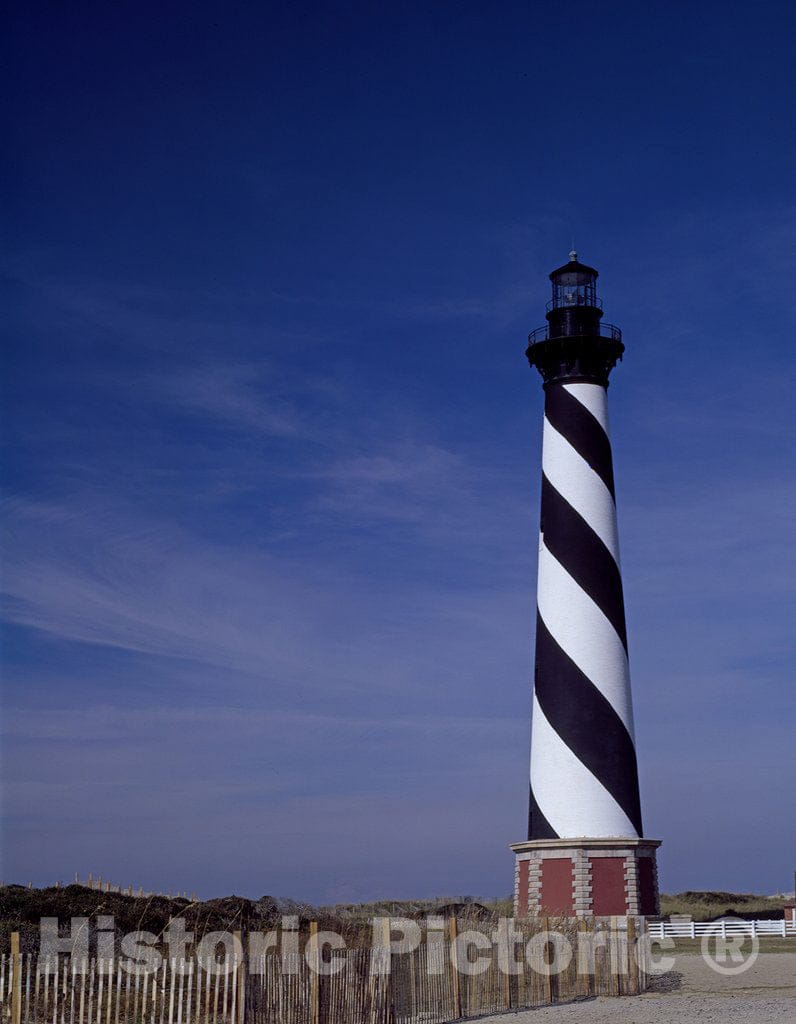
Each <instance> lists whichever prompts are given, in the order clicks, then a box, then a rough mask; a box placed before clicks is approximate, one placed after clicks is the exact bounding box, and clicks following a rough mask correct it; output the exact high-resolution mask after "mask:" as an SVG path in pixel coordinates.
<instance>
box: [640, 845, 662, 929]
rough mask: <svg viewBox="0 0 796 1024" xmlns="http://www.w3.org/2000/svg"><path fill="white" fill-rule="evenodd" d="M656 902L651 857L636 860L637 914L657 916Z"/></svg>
mask: <svg viewBox="0 0 796 1024" xmlns="http://www.w3.org/2000/svg"><path fill="white" fill-rule="evenodd" d="M657 904H658V901H657V899H656V894H655V869H654V867H653V861H652V857H639V859H638V912H639V914H644V915H647V914H657V913H658V906H657Z"/></svg>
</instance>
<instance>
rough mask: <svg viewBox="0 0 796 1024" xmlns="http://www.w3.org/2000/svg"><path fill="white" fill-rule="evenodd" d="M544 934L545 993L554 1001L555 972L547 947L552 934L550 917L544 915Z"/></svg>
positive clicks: (548, 998)
mask: <svg viewBox="0 0 796 1024" xmlns="http://www.w3.org/2000/svg"><path fill="white" fill-rule="evenodd" d="M542 934H543V935H544V937H545V941H544V943H543V944H542V951H541V952H542V964H543V966H544V968H545V970H544V971H543V975H544V993H545V998H546V999H547V1001H548V1003H552V1002H553V972H552V971H551V970H550V964H549V963H548V962H547V952H548V948H547V947H548V942H549V939H548V936H549V934H550V918H549V917H543V918H542Z"/></svg>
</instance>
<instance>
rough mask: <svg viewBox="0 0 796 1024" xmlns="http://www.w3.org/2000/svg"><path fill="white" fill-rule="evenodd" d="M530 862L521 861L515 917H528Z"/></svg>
mask: <svg viewBox="0 0 796 1024" xmlns="http://www.w3.org/2000/svg"><path fill="white" fill-rule="evenodd" d="M529 863H530V861H527V860H521V861H520V862H519V865H520V881H519V891H518V893H517V917H527V916H528V865H529Z"/></svg>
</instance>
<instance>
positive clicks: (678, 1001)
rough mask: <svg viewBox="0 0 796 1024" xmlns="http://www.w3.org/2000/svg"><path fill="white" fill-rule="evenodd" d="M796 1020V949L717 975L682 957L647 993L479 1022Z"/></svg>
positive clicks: (742, 1023) (739, 1023) (786, 1023)
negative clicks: (737, 972) (792, 951)
mask: <svg viewBox="0 0 796 1024" xmlns="http://www.w3.org/2000/svg"><path fill="white" fill-rule="evenodd" d="M548 1021H549V1022H551V1024H552V1022H555V1024H603V1022H605V1024H609V1022H610V1024H614V1022H616V1024H692V1022H695V1024H796V954H795V953H761V954H760V956H759V957H758V959H757V962H756V963H755V964H754V965H753V966H752V967H750V968H749V970H748V971H745V972H744V973H743V974H739V975H731V976H723V975H719V974H716V973H715V972H714V971H712V970H711V969H710V967H708V965H707V964H706V963H705V962H704V961H703V959H702V957H700V956H683V955H681V956H678V957H677V961H676V964H675V966H674V968H673V969H672V971H671V972H669V973H668V974H665V975H662V976H661V977H660V978H659V979H658V980H657V982H656V984H655V990H654V991H652V992H646V993H645V994H644V995H643V996H627V997H624V998H620V999H609V998H606V997H605V996H600V997H599V998H597V999H589V1000H586V1001H584V1002H581V1003H568V1004H566V1005H564V1006H545V1007H542V1008H541V1009H538V1010H521V1011H519V1012H517V1013H511V1014H505V1013H504V1014H501V1015H500V1016H499V1017H483V1018H481V1022H480V1024H507V1022H511V1024H546V1022H548Z"/></svg>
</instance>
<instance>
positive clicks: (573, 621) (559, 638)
mask: <svg viewBox="0 0 796 1024" xmlns="http://www.w3.org/2000/svg"><path fill="white" fill-rule="evenodd" d="M537 602H538V606H539V614H540V615H541V617H542V619H543V621H544V624H545V626H547V628H548V629H549V630H550V634H551V635H552V637H553V639H554V640H555V641H556V643H557V644H558V645H559V647H561V648H562V649H563V650H564V651H566V653H567V654H568V655H569V657H570V658H572V660H573V661H574V662H575V664H576V665H577V666H578V668H579V669H580V670H581V672H582V673H583V674H584V675H585V676H586V677H587V678H588V679H590V680H591V682H592V683H594V685H595V686H596V687H597V689H598V690H599V691H600V693H601V694H602V695H603V697H605V699H606V700H607V701H608V703H609V704H610V705H611V707H612V708H613V709H614V711H615V712H616V713H617V715H619V717H620V718H621V719H622V721H623V722H624V724H625V728H626V729H627V731H628V732H629V733H630V738H631V740H633V741H634V742H635V739H634V733H633V704H632V700H631V696H630V670H629V667H628V662H627V654H626V653H625V648H624V645H623V644H622V641H621V640H620V639H619V635H618V633H617V632H616V630H615V629H614V627H613V625H612V624H611V622H610V621H609V620H608V619H607V618H606V616H605V614H604V613H603V612H602V611H601V609H600V608H599V607H598V606H597V604H595V602H594V601H593V600H592V599H591V598H590V597H589V595H588V594H587V593H586V591H585V590H583V588H582V587H579V586H578V584H577V583H576V582H575V580H574V579H573V578H572V577H571V576H570V575H569V573H568V572H567V571H566V569H565V568H564V567H563V566H562V565H561V563H560V562H559V561H558V560H557V559H555V558H554V557H553V556H552V554H551V553H550V552H549V551H548V549H547V548H546V547H545V544H544V539H543V538H542V540H541V541H540V544H539V587H538V593H537Z"/></svg>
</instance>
